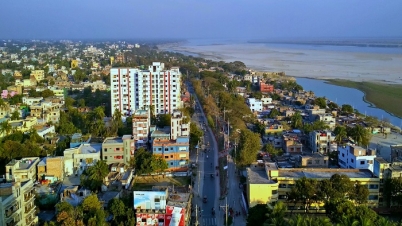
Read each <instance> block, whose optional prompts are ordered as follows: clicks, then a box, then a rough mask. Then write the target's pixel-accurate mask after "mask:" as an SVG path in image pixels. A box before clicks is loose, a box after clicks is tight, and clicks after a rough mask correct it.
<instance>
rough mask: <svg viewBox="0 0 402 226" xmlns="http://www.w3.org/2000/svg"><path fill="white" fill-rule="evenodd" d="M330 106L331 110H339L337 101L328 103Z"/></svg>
mask: <svg viewBox="0 0 402 226" xmlns="http://www.w3.org/2000/svg"><path fill="white" fill-rule="evenodd" d="M328 108H329V109H330V110H331V111H334V110H337V109H338V108H339V106H338V105H337V104H336V103H334V102H330V103H329V104H328Z"/></svg>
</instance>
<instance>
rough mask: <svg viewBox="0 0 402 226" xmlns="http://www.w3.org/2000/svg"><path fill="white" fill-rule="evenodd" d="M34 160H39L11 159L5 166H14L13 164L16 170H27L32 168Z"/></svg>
mask: <svg viewBox="0 0 402 226" xmlns="http://www.w3.org/2000/svg"><path fill="white" fill-rule="evenodd" d="M36 160H39V157H33V158H22V159H21V160H15V159H13V160H11V161H10V162H9V163H8V164H7V166H14V165H15V164H18V169H17V170H27V169H29V168H31V167H32V166H33V164H34V163H35V161H36Z"/></svg>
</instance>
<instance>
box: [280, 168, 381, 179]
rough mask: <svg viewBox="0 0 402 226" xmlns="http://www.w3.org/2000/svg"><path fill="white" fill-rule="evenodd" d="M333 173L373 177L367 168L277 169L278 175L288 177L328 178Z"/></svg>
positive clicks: (353, 176) (351, 176)
mask: <svg viewBox="0 0 402 226" xmlns="http://www.w3.org/2000/svg"><path fill="white" fill-rule="evenodd" d="M334 174H344V175H346V176H348V177H349V178H350V179H353V178H373V176H372V175H373V174H372V173H371V171H370V170H368V169H329V168H302V169H300V168H299V169H295V168H293V169H286V168H281V169H279V170H278V177H290V178H302V177H306V178H315V179H328V178H331V176H332V175H334Z"/></svg>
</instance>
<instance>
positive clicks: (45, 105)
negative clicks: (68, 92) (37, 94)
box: [29, 102, 62, 123]
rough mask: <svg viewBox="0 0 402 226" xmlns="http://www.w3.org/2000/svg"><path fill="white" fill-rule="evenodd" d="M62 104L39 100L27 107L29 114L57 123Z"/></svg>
mask: <svg viewBox="0 0 402 226" xmlns="http://www.w3.org/2000/svg"><path fill="white" fill-rule="evenodd" d="M61 107H62V105H61V104H58V103H52V102H40V103H36V104H32V105H31V106H30V107H29V108H30V109H31V111H30V115H31V116H33V117H36V118H37V119H41V120H43V121H44V122H53V123H58V122H59V120H60V109H61Z"/></svg>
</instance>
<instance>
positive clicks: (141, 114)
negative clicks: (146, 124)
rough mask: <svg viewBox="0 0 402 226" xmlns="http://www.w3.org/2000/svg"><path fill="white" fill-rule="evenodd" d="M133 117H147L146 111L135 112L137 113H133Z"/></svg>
mask: <svg viewBox="0 0 402 226" xmlns="http://www.w3.org/2000/svg"><path fill="white" fill-rule="evenodd" d="M134 116H146V117H148V111H146V110H137V111H135V113H134Z"/></svg>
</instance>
